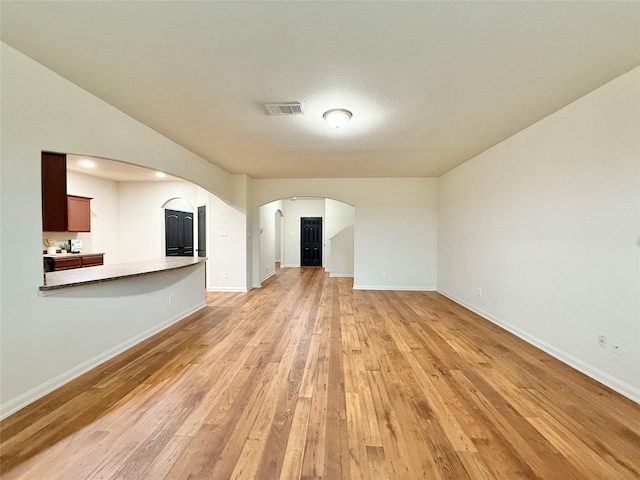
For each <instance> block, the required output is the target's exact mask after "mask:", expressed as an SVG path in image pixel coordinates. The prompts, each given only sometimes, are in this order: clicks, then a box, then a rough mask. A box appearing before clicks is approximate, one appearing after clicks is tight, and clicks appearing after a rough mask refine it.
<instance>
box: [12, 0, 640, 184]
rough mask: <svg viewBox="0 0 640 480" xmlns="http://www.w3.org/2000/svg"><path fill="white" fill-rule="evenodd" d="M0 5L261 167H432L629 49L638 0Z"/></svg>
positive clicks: (160, 126)
mask: <svg viewBox="0 0 640 480" xmlns="http://www.w3.org/2000/svg"><path fill="white" fill-rule="evenodd" d="M1 9H2V10H1V22H2V23H1V35H2V40H3V41H4V42H6V43H7V44H9V45H11V46H13V47H14V48H16V49H18V50H20V51H22V52H24V53H25V54H26V55H28V56H30V57H32V58H33V59H35V60H36V61H38V62H40V63H42V64H43V65H45V66H47V67H48V68H50V69H52V70H53V71H55V72H57V73H59V74H60V75H62V76H63V77H65V78H67V79H69V80H70V81H72V82H74V83H76V84H77V85H79V86H81V87H82V88H84V89H86V90H88V91H89V92H91V93H93V94H95V95H96V96H98V97H100V98H102V99H104V100H105V101H107V102H108V103H110V104H112V105H114V106H115V107H117V108H119V109H120V110H122V111H123V112H125V113H127V114H129V115H130V116H132V117H134V118H136V119H138V120H139V121H141V122H142V123H144V124H146V125H148V126H150V127H151V128H153V129H155V130H157V131H158V132H160V133H162V134H163V135H165V136H167V137H169V138H171V139H172V140H174V141H176V142H177V143H179V144H181V145H183V146H184V147H186V148H188V149H189V150H191V151H193V152H195V153H197V154H199V155H201V156H202V157H204V158H205V159H207V160H208V161H210V162H212V163H214V164H216V165H218V166H220V167H222V168H224V169H225V170H227V171H229V172H231V173H246V174H248V175H250V176H252V177H255V178H295V177H406V176H438V175H441V174H442V173H444V172H446V171H448V170H450V169H451V168H453V167H455V166H456V165H459V164H460V163H462V162H464V161H466V160H468V159H469V158H471V157H473V156H475V155H476V154H478V153H480V152H482V151H484V150H486V149H487V148H489V147H491V146H493V145H495V144H496V143H499V142H500V141H502V140H504V139H505V138H508V137H509V136H511V135H513V134H514V133H516V132H518V131H520V130H522V129H523V128H526V127H527V126H529V125H531V124H532V123H535V122H536V121H538V120H540V119H542V118H544V117H545V116H547V115H549V114H550V113H552V112H554V111H556V110H558V109H560V108H562V107H563V106H565V105H567V104H569V103H571V102H572V101H574V100H576V99H577V98H579V97H581V96H582V95H584V94H586V93H588V92H590V91H592V90H594V89H595V88H597V87H599V86H600V85H602V84H604V83H606V82H608V81H610V80H612V79H613V78H615V77H616V76H619V75H620V74H622V73H624V72H626V71H628V70H630V69H632V68H633V67H635V66H637V65H638V64H640V3H639V2H610V1H606V2H397V1H395V2H190V1H179V2H133V1H127V2H62V1H57V2H25V1H20V2H11V1H2V3H1ZM272 102H274V103H275V102H301V103H302V104H303V105H304V108H305V112H306V114H305V115H304V116H291V117H271V116H267V114H266V111H265V108H264V104H265V103H272ZM334 107H341V108H347V109H349V110H351V111H352V112H353V119H352V121H351V123H350V124H349V125H348V126H347V127H346V128H345V129H343V130H339V131H335V130H331V129H330V128H329V127H328V126H327V125H326V124H325V123H324V122H323V119H322V114H323V112H324V111H326V110H328V109H330V108H334ZM78 153H86V154H88V155H90V154H91V153H92V152H78Z"/></svg>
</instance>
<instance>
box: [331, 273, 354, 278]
mask: <svg viewBox="0 0 640 480" xmlns="http://www.w3.org/2000/svg"><path fill="white" fill-rule="evenodd" d="M329 276H330V277H332V278H353V273H329Z"/></svg>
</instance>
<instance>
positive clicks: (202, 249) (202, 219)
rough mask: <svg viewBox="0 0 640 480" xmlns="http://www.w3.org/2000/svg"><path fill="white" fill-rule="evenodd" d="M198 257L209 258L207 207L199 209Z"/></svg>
mask: <svg viewBox="0 0 640 480" xmlns="http://www.w3.org/2000/svg"><path fill="white" fill-rule="evenodd" d="M198 256H199V257H206V256H207V207H206V206H204V205H203V206H201V207H198Z"/></svg>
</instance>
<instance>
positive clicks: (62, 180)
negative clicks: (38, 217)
mask: <svg viewBox="0 0 640 480" xmlns="http://www.w3.org/2000/svg"><path fill="white" fill-rule="evenodd" d="M41 174H42V231H44V232H66V231H67V156H66V155H65V154H63V153H51V152H42V156H41Z"/></svg>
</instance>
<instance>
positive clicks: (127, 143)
mask: <svg viewBox="0 0 640 480" xmlns="http://www.w3.org/2000/svg"><path fill="white" fill-rule="evenodd" d="M0 55H1V56H2V69H1V71H0V75H1V78H0V89H1V90H0V95H1V98H2V103H1V106H0V108H1V118H2V142H1V145H0V154H1V158H2V163H1V165H0V168H1V170H0V218H1V219H2V224H1V225H2V227H1V230H0V246H1V249H0V252H2V253H1V254H0V255H1V256H0V279H2V280H1V284H0V317H1V321H0V356H1V358H0V360H1V361H0V364H1V365H0V382H1V383H0V402H1V410H0V415H2V416H4V415H6V414H7V412H9V411H11V410H12V409H13V408H16V406H21V405H23V404H25V403H28V402H30V401H33V400H34V399H35V398H37V397H38V396H39V395H41V394H42V393H43V392H46V391H47V389H48V388H51V386H52V385H56V384H57V383H56V382H60V381H66V380H68V379H69V378H71V377H72V376H73V375H75V374H77V373H78V372H80V371H81V370H82V369H83V368H89V367H90V365H92V362H95V361H98V360H99V359H105V358H106V357H105V355H106V356H108V355H110V354H113V353H114V352H115V351H116V350H117V349H118V347H119V346H121V345H124V344H126V343H127V342H129V341H134V340H135V341H139V340H140V339H142V338H143V337H144V335H145V334H148V333H149V332H150V331H151V330H153V328H155V327H159V326H163V325H166V324H167V323H168V322H171V321H174V320H176V317H178V316H180V315H181V314H183V313H185V312H188V311H189V310H191V309H193V308H198V307H199V306H200V305H201V302H202V301H203V299H204V292H203V290H201V289H198V288H196V289H192V290H193V294H194V295H196V296H197V298H196V297H194V296H191V297H190V296H188V295H187V291H189V287H192V286H193V285H194V284H196V283H197V284H200V285H201V284H202V283H203V282H204V280H203V279H199V280H198V279H197V278H194V276H195V277H197V276H198V275H204V273H203V270H202V269H201V268H197V269H195V270H193V272H194V273H193V275H192V274H188V273H187V272H183V273H176V275H175V276H174V275H169V276H167V277H163V278H164V280H163V282H164V283H163V282H160V283H156V281H155V280H150V281H149V282H142V283H136V284H134V285H140V286H142V285H143V284H146V287H145V288H146V290H145V291H144V292H143V291H140V292H138V291H136V288H129V289H125V290H123V289H120V288H119V287H115V290H111V287H112V286H115V285H117V284H118V282H116V283H112V284H105V285H103V287H104V290H100V292H101V293H100V295H102V296H94V297H91V298H85V299H79V298H74V297H72V296H55V297H42V296H40V295H39V293H38V287H39V286H40V285H42V255H41V252H42V215H41V190H40V155H41V151H43V150H46V151H54V152H65V153H75V154H84V155H92V156H99V157H103V158H112V159H117V160H122V161H126V162H129V163H134V164H139V165H143V166H147V167H150V168H154V169H158V170H163V171H165V172H167V173H171V174H174V175H177V176H179V177H182V178H185V179H187V180H189V181H192V182H194V183H197V184H200V185H201V186H203V187H204V188H206V189H207V190H209V191H211V192H214V193H216V194H218V195H221V196H223V197H225V198H229V199H230V198H232V197H233V196H234V188H235V184H234V177H232V176H230V175H228V174H227V173H225V172H224V171H222V170H220V169H219V168H217V167H214V166H213V165H211V164H210V163H208V162H207V161H205V160H204V159H202V158H200V157H198V156H196V155H194V154H193V153H191V152H189V151H187V150H186V149H184V148H182V147H180V146H178V145H177V144H175V143H173V142H172V141H170V140H168V139H167V138H165V137H162V136H161V135H159V134H158V133H157V132H155V131H153V130H151V129H150V128H148V127H146V126H144V125H142V124H141V123H139V122H137V121H135V120H133V119H132V118H131V117H129V116H128V115H125V114H123V113H122V112H119V111H118V110H116V109H115V108H113V107H111V106H110V105H108V104H106V103H105V102H103V101H101V100H99V99H98V98H96V97H94V96H93V95H90V94H89V93H87V92H85V91H84V90H82V89H80V88H78V87H77V86H75V85H73V84H71V83H70V82H68V81H66V80H65V79H63V78H62V77H60V76H58V75H56V74H54V73H53V72H51V71H50V70H48V69H46V68H45V67H43V66H42V65H39V64H38V63H36V62H34V61H33V60H31V59H29V58H28V57H26V56H25V55H22V54H21V53H19V52H17V51H16V50H15V49H13V48H11V47H9V46H7V45H5V44H2V45H1V51H0ZM15 205H20V208H19V209H16V208H15V207H14V206H15ZM16 232H19V234H16ZM7 252H11V253H10V254H9V253H7ZM14 252H20V254H19V255H16V254H15V253H14ZM194 268H195V267H194ZM186 270H189V269H186ZM151 277H152V276H150V277H149V278H151ZM198 282H200V283H198ZM107 285H109V286H107ZM172 285H175V286H176V287H175V288H176V289H177V290H179V291H180V292H183V291H184V292H185V295H184V301H182V300H180V301H178V299H177V298H176V302H175V303H174V305H175V310H174V309H173V308H174V307H172V309H169V308H159V309H157V311H156V310H153V311H152V308H155V307H152V306H153V305H154V304H156V303H157V302H158V305H162V307H167V303H166V290H165V289H167V288H171V286H172ZM178 296H182V295H181V294H178ZM162 298H164V300H165V301H161V299H162ZM149 320H151V321H152V322H154V325H153V326H150V325H149V323H148V321H149Z"/></svg>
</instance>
